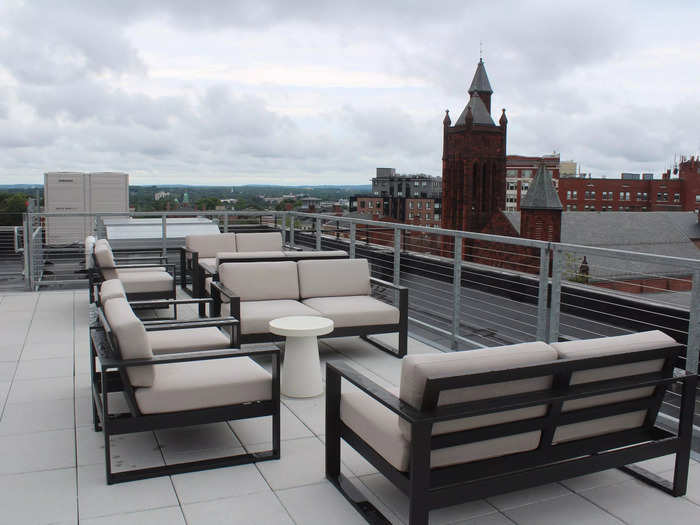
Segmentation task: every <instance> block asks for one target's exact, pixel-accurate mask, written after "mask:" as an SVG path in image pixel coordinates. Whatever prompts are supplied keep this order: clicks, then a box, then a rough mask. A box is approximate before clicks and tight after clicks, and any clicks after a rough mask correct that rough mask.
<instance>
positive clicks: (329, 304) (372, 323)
mask: <svg viewBox="0 0 700 525" xmlns="http://www.w3.org/2000/svg"><path fill="white" fill-rule="evenodd" d="M219 278H220V280H219V281H214V282H213V283H212V285H211V290H212V298H213V299H214V302H213V303H211V306H210V308H211V310H212V315H213V316H218V315H220V314H221V313H223V315H232V316H233V317H235V318H236V319H238V320H239V321H240V329H241V339H240V342H241V343H258V342H266V341H276V340H280V339H282V338H281V337H280V336H276V335H273V334H271V333H270V332H269V326H268V323H269V322H270V321H271V320H272V319H276V318H279V317H286V316H291V315H314V316H321V317H326V318H328V319H331V320H333V323H334V326H335V328H334V330H333V332H331V333H330V334H328V335H326V336H322V337H345V336H361V337H362V338H364V339H365V340H367V341H369V342H370V343H372V344H373V345H375V346H376V347H378V348H379V349H381V350H383V351H385V352H388V353H391V354H392V355H394V356H398V357H403V356H404V355H406V350H407V345H408V289H407V288H406V287H403V286H396V285H394V284H392V283H389V282H386V281H382V280H380V279H376V278H374V277H371V276H370V268H369V263H368V262H367V260H366V259H335V260H302V261H297V262H293V261H276V262H258V263H255V264H251V263H224V264H222V265H220V266H219ZM373 285H374V286H375V287H380V288H383V289H385V290H390V291H391V292H398V296H399V304H398V307H395V306H393V305H390V304H387V303H385V302H383V301H380V300H379V299H376V298H375V297H372V295H371V294H372V286H373ZM394 332H398V348H391V347H390V346H388V345H385V344H383V343H380V342H379V341H376V340H375V339H370V338H369V337H368V336H369V335H370V334H385V333H394Z"/></svg>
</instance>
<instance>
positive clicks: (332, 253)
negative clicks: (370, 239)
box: [284, 250, 348, 259]
mask: <svg viewBox="0 0 700 525" xmlns="http://www.w3.org/2000/svg"><path fill="white" fill-rule="evenodd" d="M284 255H286V256H287V257H294V258H295V259H305V258H319V257H320V258H323V257H328V258H329V259H331V258H334V257H338V258H341V257H347V256H348V252H346V251H344V250H326V251H323V252H317V251H311V250H306V251H301V252H297V251H294V252H284Z"/></svg>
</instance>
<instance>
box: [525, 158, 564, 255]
mask: <svg viewBox="0 0 700 525" xmlns="http://www.w3.org/2000/svg"><path fill="white" fill-rule="evenodd" d="M562 209H563V206H562V205H561V201H560V200H559V195H558V194H557V190H556V189H555V188H554V183H553V182H552V174H551V172H550V171H549V170H547V169H546V168H545V167H544V164H542V165H540V167H539V169H538V170H537V175H535V180H533V181H532V184H530V189H528V191H527V195H525V197H523V200H522V201H521V202H520V236H521V237H526V238H528V239H537V240H540V241H550V242H560V241H561V212H562Z"/></svg>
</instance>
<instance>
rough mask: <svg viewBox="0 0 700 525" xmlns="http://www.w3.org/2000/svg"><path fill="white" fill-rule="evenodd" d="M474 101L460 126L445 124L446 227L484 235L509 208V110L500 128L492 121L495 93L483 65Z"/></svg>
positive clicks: (472, 96)
mask: <svg viewBox="0 0 700 525" xmlns="http://www.w3.org/2000/svg"><path fill="white" fill-rule="evenodd" d="M468 93H469V101H468V102H467V105H466V106H465V107H464V110H463V111H462V113H461V115H460V116H459V118H458V119H457V121H456V122H455V124H454V125H452V121H451V119H450V114H449V111H446V112H445V119H444V120H443V153H442V201H443V202H444V203H445V207H444V209H443V214H442V227H443V228H447V229H453V230H464V231H480V230H481V229H482V228H483V227H484V226H485V225H486V224H487V223H488V222H489V220H490V218H491V216H492V215H493V214H494V213H496V212H497V211H498V210H502V209H504V208H505V182H506V131H507V125H508V119H507V118H506V113H505V109H504V110H503V112H502V114H501V118H500V120H499V123H498V125H496V124H495V123H494V121H493V119H492V118H491V95H492V94H493V90H492V89H491V84H490V82H489V79H488V76H487V75H486V68H485V67H484V62H483V60H479V64H478V65H477V67H476V72H475V73H474V78H473V79H472V83H471V85H470V86H469V90H468Z"/></svg>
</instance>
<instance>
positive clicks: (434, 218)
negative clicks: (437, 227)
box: [433, 213, 440, 221]
mask: <svg viewBox="0 0 700 525" xmlns="http://www.w3.org/2000/svg"><path fill="white" fill-rule="evenodd" d="M433 220H434V221H439V220H440V215H439V214H438V213H436V214H435V215H433Z"/></svg>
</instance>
